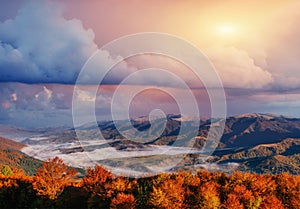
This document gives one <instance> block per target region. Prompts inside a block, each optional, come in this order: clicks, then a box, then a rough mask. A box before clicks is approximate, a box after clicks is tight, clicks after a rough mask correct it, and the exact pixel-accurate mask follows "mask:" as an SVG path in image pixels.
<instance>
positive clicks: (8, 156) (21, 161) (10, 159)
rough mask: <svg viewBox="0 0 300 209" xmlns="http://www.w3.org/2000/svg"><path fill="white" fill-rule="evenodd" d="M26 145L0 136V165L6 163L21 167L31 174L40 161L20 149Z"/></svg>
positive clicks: (39, 164)
mask: <svg viewBox="0 0 300 209" xmlns="http://www.w3.org/2000/svg"><path fill="white" fill-rule="evenodd" d="M25 146H26V145H24V144H21V143H19V142H16V141H13V140H10V139H7V138H3V137H0V165H8V166H10V167H13V168H17V169H22V170H24V171H25V173H26V174H28V175H33V174H34V173H35V172H36V171H37V169H38V168H39V167H40V166H41V164H42V161H40V160H37V159H35V158H33V157H30V156H28V155H26V154H24V153H22V152H21V151H20V150H21V149H22V148H24V147H25Z"/></svg>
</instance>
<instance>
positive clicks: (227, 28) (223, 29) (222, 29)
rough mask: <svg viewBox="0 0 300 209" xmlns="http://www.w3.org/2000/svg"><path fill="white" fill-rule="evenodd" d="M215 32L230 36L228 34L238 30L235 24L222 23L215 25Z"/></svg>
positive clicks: (234, 33)
mask: <svg viewBox="0 0 300 209" xmlns="http://www.w3.org/2000/svg"><path fill="white" fill-rule="evenodd" d="M216 32H217V34H218V35H222V36H230V35H236V34H237V32H238V30H237V27H236V26H235V25H231V24H222V25H218V26H217V27H216Z"/></svg>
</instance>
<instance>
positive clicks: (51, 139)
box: [0, 113, 300, 175]
mask: <svg viewBox="0 0 300 209" xmlns="http://www.w3.org/2000/svg"><path fill="white" fill-rule="evenodd" d="M164 122H165V121H164V120H163V119H159V118H158V119H156V120H154V121H152V123H151V124H150V123H149V120H148V118H147V117H140V118H136V119H132V120H131V121H130V123H128V122H126V121H117V123H118V127H121V128H120V129H119V130H120V132H122V133H123V132H125V133H126V137H124V136H123V135H122V134H121V133H120V132H119V131H118V129H117V128H116V124H115V123H114V122H112V121H102V122H98V125H97V126H94V125H91V124H86V125H84V126H81V127H78V128H77V129H76V132H75V129H70V128H60V129H44V130H42V129H38V130H30V131H28V130H21V129H18V133H19V135H18V137H16V136H14V134H13V133H12V132H14V131H13V130H14V129H13V128H9V129H8V128H6V129H5V128H3V126H0V133H1V134H3V135H4V136H12V138H13V139H15V140H18V141H19V142H21V143H22V144H20V143H17V144H14V146H13V150H14V152H16V153H18V154H20V153H22V154H24V155H26V156H31V157H34V158H37V159H40V160H45V159H47V158H48V157H54V156H59V157H60V158H62V159H63V160H64V161H66V162H67V163H69V164H70V165H72V166H75V167H82V168H85V167H88V166H92V164H93V163H94V161H96V162H98V163H101V164H104V165H105V166H107V167H109V168H111V169H112V170H114V169H115V170H119V171H120V172H126V169H128V168H131V169H132V167H137V171H143V172H147V171H150V170H151V169H155V167H153V166H152V167H151V166H148V167H147V165H146V164H147V163H148V162H149V159H150V158H151V159H152V161H155V163H156V164H157V165H167V162H169V161H170V157H171V158H174V159H175V158H178V159H182V160H180V162H179V163H178V164H177V165H176V166H173V167H172V168H169V167H168V166H165V167H166V168H168V169H166V170H162V171H165V172H167V171H175V170H188V171H191V172H195V171H198V170H201V169H207V170H213V171H214V170H222V171H226V172H232V171H234V170H240V171H248V172H249V171H250V172H256V173H281V172H289V173H291V174H295V175H298V174H300V119H298V118H290V117H285V116H280V115H273V114H258V113H253V114H243V115H237V116H232V117H228V118H227V119H226V122H225V127H224V133H223V135H222V137H221V139H220V141H218V144H216V145H213V143H212V147H214V148H216V149H215V150H214V152H213V153H212V154H211V155H209V156H206V153H203V152H201V151H199V150H201V148H202V147H203V146H204V145H205V144H206V143H208V139H207V134H208V132H209V130H210V127H211V124H217V123H218V122H219V120H218V119H203V118H202V119H201V121H200V126H197V125H196V124H197V123H195V121H194V120H193V119H192V118H189V117H187V116H181V115H168V116H167V121H166V127H165V129H164V130H163V132H162V134H161V135H159V137H155V136H157V134H158V132H159V130H160V129H161V126H162V125H163V124H164ZM132 126H133V127H135V128H136V129H137V130H139V131H141V133H142V134H141V136H142V137H145V138H151V139H152V140H150V141H146V142H143V141H142V140H140V141H139V140H131V139H132V138H131V135H130V134H131V132H130V130H131V129H132ZM183 126H186V127H189V128H190V129H187V130H188V131H186V132H184V133H183V134H182V135H180V128H182V127H183ZM99 130H100V131H101V133H102V135H103V136H104V138H103V139H101V140H100V139H99V138H97V137H98V133H99ZM147 130H151V131H150V132H149V131H147ZM189 130H191V132H189ZM194 130H196V135H197V136H196V137H194V138H189V137H190V136H192V135H193V133H192V131H194ZM143 132H145V134H144V135H143ZM76 134H77V135H78V134H79V135H80V139H81V140H78V138H77V135H76ZM22 135H23V136H24V137H23V138H22ZM132 137H134V135H132ZM0 141H1V142H2V143H4V144H6V143H8V142H7V141H5V140H3V138H1V140H0ZM8 144H9V143H8ZM23 144H24V145H23ZM174 144H175V145H176V146H175V147H174ZM25 145H26V146H25ZM178 145H179V147H178ZM187 147H189V149H187ZM170 149H172V150H171V151H170ZM3 150H7V149H3ZM3 150H2V151H1V152H3ZM158 156H159V157H160V158H158ZM204 158H205V160H203V159H204ZM4 159H5V158H4ZM143 160H144V161H143ZM0 162H5V160H2V161H1V159H0ZM159 171H160V172H161V170H159Z"/></svg>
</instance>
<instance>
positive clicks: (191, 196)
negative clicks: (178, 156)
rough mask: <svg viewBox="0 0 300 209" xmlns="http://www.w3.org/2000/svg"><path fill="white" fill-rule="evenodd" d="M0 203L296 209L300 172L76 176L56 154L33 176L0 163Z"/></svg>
mask: <svg viewBox="0 0 300 209" xmlns="http://www.w3.org/2000/svg"><path fill="white" fill-rule="evenodd" d="M0 208H2V209H5V208H22V209H23V208H120V209H122V208H124V209H133V208H165V209H168V208H172V209H176V208H203V209H218V208H220V209H222V208H224V209H225V208H234V209H244V208H245V209H248V208H249V209H256V208H257V209H258V208H263V209H281V208H288V209H299V208H300V176H293V175H290V174H288V173H282V174H277V175H271V174H270V175H268V174H254V173H241V172H234V173H232V174H230V175H228V174H225V173H220V172H208V171H199V172H198V173H197V174H196V175H193V174H190V173H187V172H179V173H172V174H170V173H161V174H158V175H156V176H145V177H143V178H129V177H125V176H115V175H113V173H112V172H110V171H108V170H107V169H105V168H104V167H102V166H100V165H95V167H93V168H88V169H87V170H86V174H85V175H84V176H78V172H77V171H76V170H74V169H71V168H69V167H68V166H67V165H66V164H64V162H63V161H62V160H61V159H59V158H57V157H55V158H53V159H48V160H46V161H45V162H44V163H43V165H42V167H41V168H39V169H38V171H37V173H36V174H35V175H34V176H28V175H25V173H24V171H22V170H19V169H15V168H11V167H9V166H7V165H2V167H1V170H0Z"/></svg>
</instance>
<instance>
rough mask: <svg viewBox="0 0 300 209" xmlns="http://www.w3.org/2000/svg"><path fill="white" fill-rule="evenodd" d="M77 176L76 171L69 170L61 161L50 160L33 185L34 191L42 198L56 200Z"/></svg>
mask: <svg viewBox="0 0 300 209" xmlns="http://www.w3.org/2000/svg"><path fill="white" fill-rule="evenodd" d="M75 175H76V171H74V170H69V169H68V166H67V165H65V164H64V163H63V161H62V160H61V159H59V158H58V157H55V158H54V159H52V160H51V159H48V160H47V161H45V162H44V163H43V167H42V168H39V169H38V171H37V173H36V176H35V178H34V181H33V183H32V185H33V188H34V190H36V191H37V194H38V195H40V196H46V197H48V198H49V199H51V200H54V199H56V198H57V197H58V196H59V195H60V194H61V193H62V192H63V190H64V188H65V186H68V185H69V184H70V183H71V182H72V180H73V178H74V177H75Z"/></svg>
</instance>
